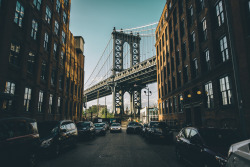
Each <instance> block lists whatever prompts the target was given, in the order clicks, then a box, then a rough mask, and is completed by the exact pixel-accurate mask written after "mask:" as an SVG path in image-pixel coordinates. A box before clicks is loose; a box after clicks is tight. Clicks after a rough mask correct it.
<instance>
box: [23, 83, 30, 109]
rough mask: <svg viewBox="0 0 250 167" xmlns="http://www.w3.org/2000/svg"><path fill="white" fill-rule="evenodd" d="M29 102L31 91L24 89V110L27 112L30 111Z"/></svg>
mask: <svg viewBox="0 0 250 167" xmlns="http://www.w3.org/2000/svg"><path fill="white" fill-rule="evenodd" d="M30 101H31V89H30V88H27V87H26V88H25V92H24V109H25V111H27V112H28V111H29V109H30Z"/></svg>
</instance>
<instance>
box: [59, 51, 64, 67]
mask: <svg viewBox="0 0 250 167" xmlns="http://www.w3.org/2000/svg"><path fill="white" fill-rule="evenodd" d="M63 60H64V52H63V51H61V60H60V62H61V65H63Z"/></svg>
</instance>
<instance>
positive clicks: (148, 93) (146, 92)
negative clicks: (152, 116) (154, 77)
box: [144, 87, 152, 123]
mask: <svg viewBox="0 0 250 167" xmlns="http://www.w3.org/2000/svg"><path fill="white" fill-rule="evenodd" d="M144 89H147V91H144V93H145V95H146V96H148V110H147V115H148V123H149V96H151V95H152V92H151V91H150V90H149V87H146V88H144Z"/></svg>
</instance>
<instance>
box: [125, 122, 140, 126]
mask: <svg viewBox="0 0 250 167" xmlns="http://www.w3.org/2000/svg"><path fill="white" fill-rule="evenodd" d="M128 125H129V126H139V123H137V122H130V123H129V124H128Z"/></svg>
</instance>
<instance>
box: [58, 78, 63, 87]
mask: <svg viewBox="0 0 250 167" xmlns="http://www.w3.org/2000/svg"><path fill="white" fill-rule="evenodd" d="M58 82H59V89H62V88H63V75H61V76H60V77H59V81H58Z"/></svg>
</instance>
